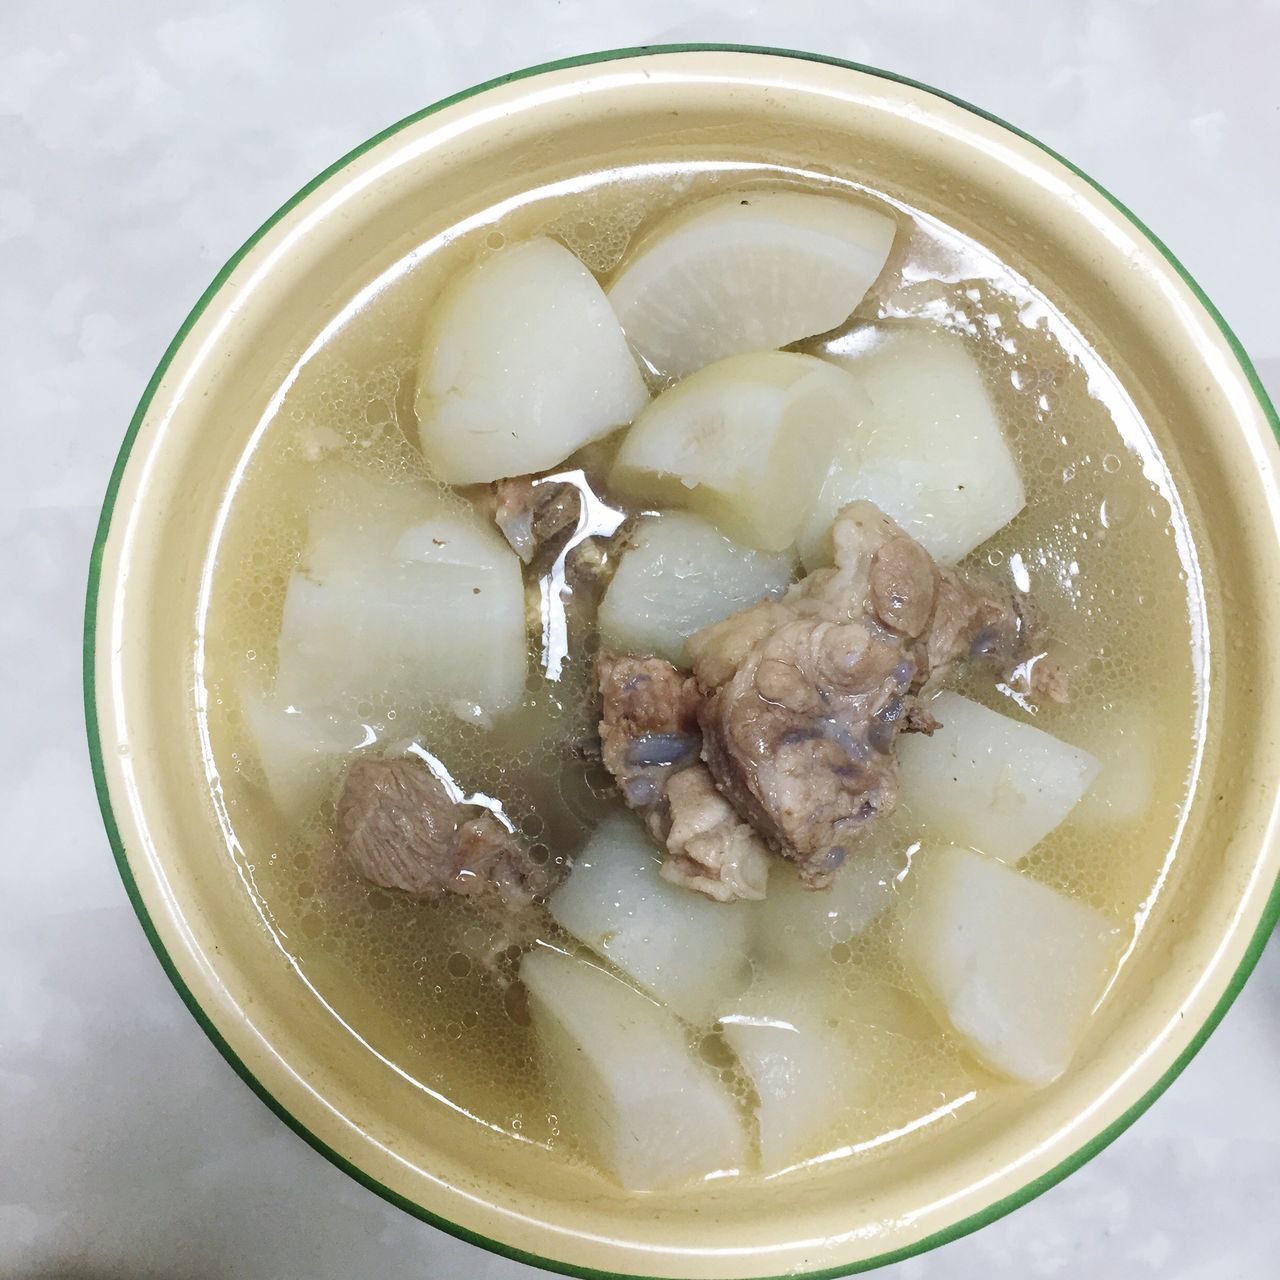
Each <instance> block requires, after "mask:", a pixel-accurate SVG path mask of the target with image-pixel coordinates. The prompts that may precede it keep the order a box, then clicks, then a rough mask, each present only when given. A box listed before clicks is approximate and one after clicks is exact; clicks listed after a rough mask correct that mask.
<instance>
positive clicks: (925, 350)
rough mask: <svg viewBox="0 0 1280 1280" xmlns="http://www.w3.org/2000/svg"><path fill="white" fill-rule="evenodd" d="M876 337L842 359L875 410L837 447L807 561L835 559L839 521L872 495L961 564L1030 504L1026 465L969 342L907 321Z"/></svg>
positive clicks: (806, 535) (807, 542) (803, 548)
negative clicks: (834, 529) (1022, 471)
mask: <svg viewBox="0 0 1280 1280" xmlns="http://www.w3.org/2000/svg"><path fill="white" fill-rule="evenodd" d="M855 336H856V337H858V338H859V339H862V338H863V335H861V334H859V335H855ZM870 336H871V338H872V339H873V341H872V343H871V345H870V346H869V348H868V347H866V346H865V343H864V342H860V343H859V348H858V354H856V355H853V356H850V357H849V358H848V359H847V360H842V361H841V365H842V367H844V368H846V369H848V370H849V372H850V373H851V374H853V375H854V376H855V377H856V378H857V379H858V381H859V383H860V384H861V386H862V387H863V389H864V390H865V391H866V393H867V395H868V396H869V397H870V400H871V411H870V412H869V413H868V414H867V416H866V417H865V419H864V420H863V422H862V424H861V426H860V427H859V429H858V430H857V431H856V432H854V433H851V434H850V435H849V436H847V437H846V438H845V440H844V441H843V443H842V446H841V447H840V449H839V450H838V451H837V453H836V456H835V460H834V461H833V462H832V464H831V469H830V471H829V472H828V474H827V477H826V481H825V482H824V484H823V486H822V489H821V492H820V494H819V496H818V499H817V501H816V503H815V504H814V506H813V509H812V513H811V515H810V518H809V520H808V522H807V524H806V525H805V528H804V532H803V535H802V536H801V539H800V554H801V557H802V559H803V560H804V563H805V567H806V568H808V569H816V568H819V567H821V566H822V565H827V564H830V563H831V523H832V521H833V520H834V519H835V517H836V514H837V513H838V512H839V511H840V510H841V508H842V507H845V506H846V505H848V504H849V503H850V502H853V501H854V500H855V499H858V498H866V499H868V500H870V501H871V502H874V503H875V504H876V506H878V507H879V508H880V510H881V511H883V512H884V513H885V514H886V515H888V516H891V517H892V518H893V519H894V520H896V521H897V522H898V523H899V524H900V525H902V527H903V528H904V529H905V530H906V531H907V532H908V533H909V534H910V535H911V536H912V537H913V538H915V539H916V541H918V542H919V543H920V544H921V545H922V546H923V547H924V548H925V550H926V551H928V552H929V554H930V555H932V556H933V557H934V559H935V560H937V561H938V562H939V563H940V564H954V563H955V562H956V561H957V560H959V559H960V558H961V557H962V556H964V555H966V554H967V553H968V552H970V551H972V550H973V548H974V547H976V546H978V545H979V544H980V543H982V542H985V541H986V540H987V539H988V538H989V537H991V535H992V534H993V533H995V532H996V531H997V530H998V529H1001V528H1003V526H1004V525H1006V524H1008V522H1009V521H1010V520H1012V519H1013V517H1014V516H1016V515H1017V514H1018V512H1019V511H1021V510H1022V508H1023V506H1025V505H1026V494H1025V493H1024V491H1023V488H1022V478H1021V476H1020V475H1019V473H1018V467H1017V464H1016V463H1015V462H1014V460H1013V455H1012V454H1011V453H1010V452H1009V446H1008V444H1007V442H1006V441H1005V438H1004V433H1003V432H1002V431H1001V429H1000V421H999V419H998V417H997V416H996V410H995V406H994V405H993V404H992V402H991V397H990V395H989V394H988V393H987V389H986V386H985V384H984V383H983V380H982V374H981V373H980V372H979V370H978V366H977V364H976V363H975V362H974V359H973V357H972V356H971V355H970V354H969V350H968V348H967V346H966V345H965V342H964V340H963V339H962V338H960V337H958V336H956V335H955V334H951V333H946V332H944V331H941V330H936V329H928V328H911V327H906V326H903V327H898V326H894V327H890V328H887V329H883V330H876V331H872V333H871V335H870Z"/></svg>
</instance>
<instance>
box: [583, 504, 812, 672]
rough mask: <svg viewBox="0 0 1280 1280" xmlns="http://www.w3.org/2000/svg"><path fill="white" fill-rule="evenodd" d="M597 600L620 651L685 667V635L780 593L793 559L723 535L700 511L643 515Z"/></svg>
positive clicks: (606, 642)
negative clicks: (699, 514)
mask: <svg viewBox="0 0 1280 1280" xmlns="http://www.w3.org/2000/svg"><path fill="white" fill-rule="evenodd" d="M627 542H628V549H627V550H626V551H625V552H624V553H623V555H622V557H621V559H620V561H619V563H618V569H617V572H616V573H615V574H614V576H613V581H612V582H611V583H610V584H609V589H608V590H607V591H606V592H605V594H604V599H603V600H602V601H601V602H600V613H599V626H600V640H601V643H602V645H603V646H604V647H605V648H608V649H613V650H615V651H616V652H619V653H639V654H652V655H655V656H657V657H659V658H666V659H667V660H668V661H669V662H673V663H675V664H676V665H677V666H681V665H683V664H684V663H685V653H684V642H685V640H686V639H687V638H688V637H689V636H691V635H692V634H693V633H694V632H695V631H700V630H702V628H703V627H707V626H710V625H711V624H712V623H713V622H720V621H722V620H723V619H724V618H727V617H728V616H729V615H730V614H731V613H735V612H736V611H737V610H739V609H741V608H744V607H745V606H746V605H749V604H753V603H754V602H755V601H757V600H760V599H762V598H763V597H764V596H777V595H781V594H782V592H783V591H785V590H786V588H787V586H788V584H789V583H790V582H791V579H792V576H793V574H794V571H795V560H794V557H792V556H791V555H790V554H789V553H786V552H764V551H755V550H753V549H752V548H751V547H744V546H741V545H740V544H739V543H736V542H734V541H732V540H731V539H729V538H726V537H725V536H724V535H723V534H722V533H720V532H719V531H718V530H717V529H716V527H715V526H714V525H713V524H711V523H710V522H709V521H707V520H703V519H702V518H701V517H699V516H693V515H688V514H686V513H684V512H680V511H670V512H667V513H666V514H665V515H662V516H660V517H654V516H646V517H645V518H644V519H643V520H641V521H640V522H639V523H638V524H637V525H636V528H635V529H634V531H633V532H632V533H631V534H630V535H629V537H628V539H627Z"/></svg>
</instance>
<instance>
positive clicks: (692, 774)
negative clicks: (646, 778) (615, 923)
mask: <svg viewBox="0 0 1280 1280" xmlns="http://www.w3.org/2000/svg"><path fill="white" fill-rule="evenodd" d="M667 808H668V811H669V814H670V830H669V831H668V832H667V854H666V856H665V857H664V858H663V860H662V868H661V875H662V876H663V878H664V879H667V880H670V881H671V883H672V884H678V885H680V886H682V887H683V888H686V889H696V890H697V891H698V892H699V893H705V894H706V895H707V896H708V897H710V898H715V899H716V900H717V901H719V902H733V901H736V900H737V899H739V898H746V899H752V900H758V899H760V898H763V897H764V896H765V890H766V889H767V888H768V883H769V850H768V849H767V848H766V847H765V845H764V842H763V841H762V840H761V839H760V837H759V836H758V835H756V833H755V832H754V831H753V830H752V829H751V828H750V827H749V826H748V825H747V824H746V823H745V822H743V821H742V819H741V818H740V817H739V816H738V814H737V811H736V810H735V809H734V807H733V806H732V805H731V804H730V803H729V802H728V801H727V800H726V799H725V798H724V796H722V795H721V794H720V792H719V791H717V790H716V784H715V782H714V781H713V780H712V777H711V773H710V771H709V770H708V769H707V767H706V765H704V764H701V763H698V764H694V765H692V766H690V767H689V768H687V769H681V770H679V771H678V772H676V773H674V774H673V775H672V776H671V778H670V779H669V780H668V782H667Z"/></svg>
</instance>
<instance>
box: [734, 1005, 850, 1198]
mask: <svg viewBox="0 0 1280 1280" xmlns="http://www.w3.org/2000/svg"><path fill="white" fill-rule="evenodd" d="M718 1021H719V1027H720V1031H721V1034H722V1035H723V1036H724V1038H725V1040H726V1041H727V1042H728V1043H729V1046H730V1048H732V1049H733V1051H734V1053H735V1054H737V1056H738V1061H739V1063H741V1065H742V1068H743V1070H744V1071H745V1072H746V1073H747V1075H748V1076H749V1077H750V1079H751V1083H752V1084H753V1085H754V1086H755V1091H756V1099H757V1103H756V1119H757V1122H758V1124H759V1129H760V1163H761V1167H762V1169H763V1171H764V1172H765V1173H776V1172H778V1171H779V1170H780V1169H785V1168H787V1167H788V1166H790V1165H793V1164H795V1163H797V1162H799V1161H802V1160H804V1159H805V1158H806V1157H812V1156H813V1155H814V1154H815V1153H816V1152H817V1151H818V1150H820V1149H821V1143H822V1139H823V1137H824V1136H825V1135H826V1134H828V1133H830V1132H831V1129H832V1127H833V1121H834V1120H835V1119H836V1118H837V1117H838V1116H839V1115H840V1113H841V1112H842V1111H844V1110H846V1109H847V1108H848V1107H850V1106H851V1105H853V1104H854V1103H855V1101H856V1100H858V1098H859V1095H860V1094H861V1093H863V1092H864V1089H865V1082H864V1080H863V1078H862V1071H861V1068H862V1064H861V1063H860V1062H859V1059H858V1055H857V1053H856V1052H855V1049H854V1045H855V1040H854V1039H853V1037H852V1035H851V1034H850V1033H849V1031H848V1030H847V1029H844V1028H842V1027H841V1025H840V1024H841V1019H840V1016H839V1006H838V1003H837V1002H836V1001H835V1000H834V999H833V997H832V994H831V993H830V992H827V991H821V990H817V989H814V988H811V987H806V986H803V985H800V984H797V983H795V982H778V981H770V980H764V981H757V982H754V983H752V985H751V987H750V988H749V989H748V990H747V991H746V992H745V994H743V995H742V996H740V997H739V998H738V999H737V1000H735V1001H733V1002H731V1003H730V1004H728V1005H726V1006H725V1007H724V1008H723V1009H722V1010H721V1011H720V1016H719V1020H718Z"/></svg>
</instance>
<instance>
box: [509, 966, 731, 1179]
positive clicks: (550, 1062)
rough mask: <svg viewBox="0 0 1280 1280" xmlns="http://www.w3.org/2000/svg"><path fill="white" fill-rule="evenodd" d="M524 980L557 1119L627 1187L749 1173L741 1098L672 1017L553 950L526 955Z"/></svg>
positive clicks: (618, 982) (602, 974)
mask: <svg viewBox="0 0 1280 1280" xmlns="http://www.w3.org/2000/svg"><path fill="white" fill-rule="evenodd" d="M520 978H521V981H522V982H523V983H524V985H525V987H526V988H527V989H528V992H529V1006H530V1013H531V1015H532V1018H533V1027H534V1031H535V1033H536V1035H537V1037H538V1043H539V1047H540V1050H541V1052H542V1053H543V1054H544V1055H545V1058H546V1060H547V1068H548V1069H547V1080H548V1083H549V1084H550V1085H551V1086H552V1088H553V1089H554V1090H555V1093H556V1095H557V1107H558V1110H559V1114H560V1115H561V1116H562V1117H563V1118H564V1120H565V1123H566V1125H567V1126H568V1127H569V1128H570V1129H571V1131H572V1132H573V1134H574V1136H575V1137H577V1139H578V1140H579V1141H580V1142H581V1143H582V1144H583V1146H584V1147H586V1148H587V1150H588V1151H589V1152H590V1153H591V1155H592V1156H593V1158H594V1159H595V1160H596V1161H598V1163H599V1164H600V1166H601V1167H602V1168H603V1169H605V1170H607V1171H608V1172H609V1173H610V1174H612V1175H613V1176H614V1177H615V1178H617V1180H618V1181H619V1182H620V1183H621V1184H622V1185H623V1186H624V1187H626V1188H627V1189H628V1190H630V1191H656V1190H659V1189H661V1188H663V1187H669V1186H673V1185H677V1184H679V1183H684V1182H692V1181H695V1180H698V1179H702V1178H705V1177H706V1176H707V1175H708V1174H711V1173H715V1172H718V1171H721V1170H732V1169H738V1168H740V1167H741V1166H742V1164H743V1162H744V1161H745V1160H746V1158H747V1144H746V1135H745V1133H744V1131H743V1126H742V1122H741V1120H740V1119H739V1117H738V1112H737V1108H736V1107H735V1105H734V1102H733V1099H732V1098H731V1097H730V1095H729V1093H728V1091H727V1090H726V1089H725V1087H724V1085H723V1084H721V1082H720V1080H719V1079H718V1078H717V1076H716V1074H715V1073H714V1072H713V1071H712V1070H711V1068H710V1067H708V1066H707V1065H706V1064H705V1063H703V1062H702V1061H700V1060H699V1058H698V1057H697V1056H696V1055H695V1054H694V1052H693V1051H692V1050H691V1048H690V1047H689V1039H688V1035H687V1032H686V1031H685V1028H684V1027H682V1026H681V1024H680V1023H679V1022H678V1021H677V1020H676V1018H675V1017H674V1016H673V1015H672V1014H670V1013H668V1012H667V1011H666V1010H665V1009H662V1008H660V1007H659V1006H658V1005H656V1004H654V1003H653V1002H652V1001H651V1000H650V999H649V998H648V997H647V996H644V995H641V994H640V993H639V992H638V991H635V990H633V989H632V988H631V987H629V986H627V985H626V983H624V982H622V981H621V980H620V979H618V978H615V977H613V976H612V975H610V974H608V973H605V972H604V971H603V970H601V969H597V968H595V967H594V966H593V965H591V964H588V963H587V962H586V961H584V960H580V959H577V958H575V957H572V956H566V955H562V954H560V953H558V952H555V951H551V950H547V949H540V950H537V951H533V952H531V953H530V954H529V955H526V956H525V958H524V960H523V961H522V962H521V964H520Z"/></svg>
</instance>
